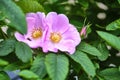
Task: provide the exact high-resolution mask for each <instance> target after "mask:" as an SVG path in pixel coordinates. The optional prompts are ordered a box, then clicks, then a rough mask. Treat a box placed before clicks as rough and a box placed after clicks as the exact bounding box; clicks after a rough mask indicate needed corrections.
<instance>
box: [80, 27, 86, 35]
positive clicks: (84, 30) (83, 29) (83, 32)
mask: <svg viewBox="0 0 120 80" xmlns="http://www.w3.org/2000/svg"><path fill="white" fill-rule="evenodd" d="M80 36H86V26H85V27H83V28H82V30H81V32H80Z"/></svg>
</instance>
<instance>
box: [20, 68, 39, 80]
mask: <svg viewBox="0 0 120 80" xmlns="http://www.w3.org/2000/svg"><path fill="white" fill-rule="evenodd" d="M19 76H21V77H23V78H25V79H29V80H38V76H37V75H36V74H35V73H33V72H32V71H29V70H23V71H21V72H20V73H19Z"/></svg>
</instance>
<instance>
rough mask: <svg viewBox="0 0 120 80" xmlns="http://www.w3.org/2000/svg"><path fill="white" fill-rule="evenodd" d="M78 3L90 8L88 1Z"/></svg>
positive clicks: (82, 0)
mask: <svg viewBox="0 0 120 80" xmlns="http://www.w3.org/2000/svg"><path fill="white" fill-rule="evenodd" d="M78 1H79V3H80V4H81V5H82V6H83V7H84V8H88V6H89V3H88V0H78Z"/></svg>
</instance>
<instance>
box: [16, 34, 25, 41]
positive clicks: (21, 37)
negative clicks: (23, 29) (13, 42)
mask: <svg viewBox="0 0 120 80" xmlns="http://www.w3.org/2000/svg"><path fill="white" fill-rule="evenodd" d="M14 35H15V38H16V39H17V40H18V41H24V40H25V38H24V36H23V35H21V34H20V33H18V32H15V34H14Z"/></svg>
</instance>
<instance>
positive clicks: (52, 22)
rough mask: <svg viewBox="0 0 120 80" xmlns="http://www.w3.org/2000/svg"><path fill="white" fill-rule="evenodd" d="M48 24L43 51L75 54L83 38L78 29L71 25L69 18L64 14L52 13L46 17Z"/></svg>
mask: <svg viewBox="0 0 120 80" xmlns="http://www.w3.org/2000/svg"><path fill="white" fill-rule="evenodd" d="M46 23H47V25H48V27H49V29H48V32H47V35H46V39H45V45H44V46H43V51H44V52H47V51H52V52H58V50H60V51H64V52H69V53H70V54H73V53H74V52H75V47H76V46H77V45H78V44H79V43H80V41H81V38H80V35H79V32H78V31H77V29H76V28H75V27H74V26H73V25H71V24H70V23H69V20H68V18H67V17H66V16H65V15H64V14H57V13H55V12H50V13H48V15H47V16H46Z"/></svg>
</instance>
